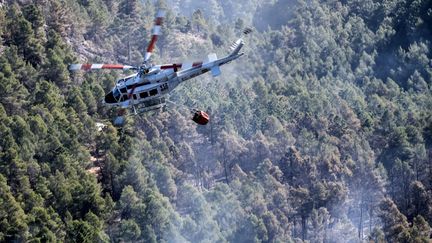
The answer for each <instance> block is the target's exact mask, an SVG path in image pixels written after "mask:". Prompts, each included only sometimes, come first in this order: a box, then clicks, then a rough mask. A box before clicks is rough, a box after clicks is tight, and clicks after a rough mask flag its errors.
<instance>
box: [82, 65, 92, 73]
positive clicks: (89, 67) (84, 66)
mask: <svg viewBox="0 0 432 243" xmlns="http://www.w3.org/2000/svg"><path fill="white" fill-rule="evenodd" d="M91 66H92V64H83V65H82V66H81V69H82V70H85V71H88V70H90V69H91Z"/></svg>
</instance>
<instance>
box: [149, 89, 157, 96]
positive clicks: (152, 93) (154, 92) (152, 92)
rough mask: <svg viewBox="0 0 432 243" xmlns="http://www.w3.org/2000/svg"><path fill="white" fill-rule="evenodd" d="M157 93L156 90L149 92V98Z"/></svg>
mask: <svg viewBox="0 0 432 243" xmlns="http://www.w3.org/2000/svg"><path fill="white" fill-rule="evenodd" d="M157 93H158V90H157V89H152V90H150V96H154V95H157Z"/></svg>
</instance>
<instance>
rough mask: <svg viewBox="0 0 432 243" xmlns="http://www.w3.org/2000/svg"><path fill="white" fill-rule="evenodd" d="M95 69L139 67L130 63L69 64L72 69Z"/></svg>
mask: <svg viewBox="0 0 432 243" xmlns="http://www.w3.org/2000/svg"><path fill="white" fill-rule="evenodd" d="M94 69H120V70H129V69H137V67H134V66H129V65H121V64H90V63H86V64H71V65H69V70H70V71H78V70H84V71H89V70H94Z"/></svg>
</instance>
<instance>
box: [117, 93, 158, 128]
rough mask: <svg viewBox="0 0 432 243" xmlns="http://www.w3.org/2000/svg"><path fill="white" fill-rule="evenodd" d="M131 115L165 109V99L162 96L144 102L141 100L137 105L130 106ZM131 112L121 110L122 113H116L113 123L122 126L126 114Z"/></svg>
mask: <svg viewBox="0 0 432 243" xmlns="http://www.w3.org/2000/svg"><path fill="white" fill-rule="evenodd" d="M131 109H132V112H133V113H131V114H132V115H137V116H139V115H141V114H143V113H146V112H149V111H158V110H162V111H166V101H165V98H164V97H161V98H157V99H152V100H148V101H145V102H142V103H140V104H138V105H133V106H132V108H131ZM131 114H127V113H126V112H123V114H120V115H118V116H117V117H115V118H114V120H113V124H114V126H117V127H122V126H124V125H125V123H126V116H129V115H131Z"/></svg>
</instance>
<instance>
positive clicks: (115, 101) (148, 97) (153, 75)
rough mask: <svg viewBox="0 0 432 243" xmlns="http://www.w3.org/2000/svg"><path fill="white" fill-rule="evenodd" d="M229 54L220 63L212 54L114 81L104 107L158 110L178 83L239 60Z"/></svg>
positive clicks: (154, 67)
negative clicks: (204, 57)
mask: <svg viewBox="0 0 432 243" xmlns="http://www.w3.org/2000/svg"><path fill="white" fill-rule="evenodd" d="M242 55H243V53H232V54H231V55H229V56H226V57H224V58H221V59H217V57H216V55H215V54H211V55H209V58H208V61H207V62H205V63H203V62H195V63H188V64H167V65H156V66H153V67H151V68H149V69H147V70H146V72H143V71H141V72H137V73H135V74H133V75H130V76H128V77H125V78H122V79H120V80H118V81H117V83H116V85H115V87H114V88H113V89H112V90H111V91H110V92H109V93H108V94H106V96H105V99H104V103H105V104H106V105H111V106H119V107H121V108H130V107H133V106H144V107H153V106H159V107H160V106H161V104H162V103H164V100H163V101H161V98H162V97H164V96H165V95H167V94H168V93H169V92H171V91H172V90H173V89H175V88H176V87H177V86H178V85H179V84H180V83H182V82H184V81H186V80H189V79H192V78H194V77H197V76H199V75H201V74H204V73H206V72H209V71H211V72H212V75H213V76H218V75H219V74H220V69H219V67H220V66H222V65H224V64H226V63H228V62H230V61H232V60H234V59H237V58H238V57H240V56H242Z"/></svg>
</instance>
